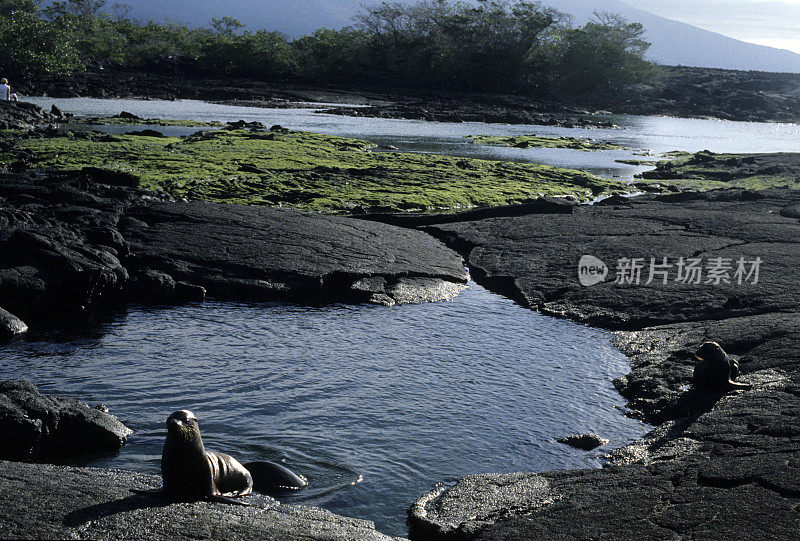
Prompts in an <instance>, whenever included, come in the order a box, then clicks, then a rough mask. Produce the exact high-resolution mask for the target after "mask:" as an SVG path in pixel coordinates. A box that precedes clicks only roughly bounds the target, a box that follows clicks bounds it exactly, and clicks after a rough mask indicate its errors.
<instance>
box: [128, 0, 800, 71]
mask: <svg viewBox="0 0 800 541" xmlns="http://www.w3.org/2000/svg"><path fill="white" fill-rule="evenodd" d="M413 1H414V0H403V2H404V3H413ZM365 3H373V4H377V3H378V1H377V0H367V1H365ZM543 3H544V4H546V5H551V6H553V7H555V8H556V9H558V10H560V11H563V12H565V13H569V14H571V15H573V17H574V22H575V23H576V24H583V23H585V22H586V21H588V20H589V19H590V18H591V16H592V13H593V12H594V11H608V12H612V13H620V14H622V15H623V16H625V17H626V18H627V19H628V20H630V21H635V22H640V23H642V24H643V25H644V26H645V28H646V33H645V39H647V41H649V42H650V43H652V46H651V47H650V51H649V53H648V56H649V58H650V59H651V60H653V61H655V62H658V63H660V64H667V65H684V66H702V67H712V68H725V69H738V70H758V71H775V72H792V73H800V54H795V53H792V52H789V51H784V50H781V49H775V48H772V47H765V46H762V45H754V44H751V43H745V42H743V41H739V40H736V39H733V38H729V37H726V36H723V35H721V34H717V33H714V32H709V31H708V30H702V29H700V28H697V27H694V26H691V25H689V24H686V23H681V22H678V21H674V20H671V19H667V18H665V17H661V16H658V15H654V14H652V13H649V12H647V11H643V10H641V9H637V8H635V7H633V6H631V5H629V4H626V3H624V2H621V1H619V0H544V1H543ZM360 4H361V3H360V2H353V1H351V0H237V1H235V2H227V3H224V2H218V1H216V0H171V1H170V2H164V1H163V0H138V1H137V2H135V3H133V4H131V7H132V11H131V15H132V16H133V17H135V18H139V19H144V20H147V19H156V20H167V19H172V20H174V21H177V22H181V23H184V24H189V25H192V26H207V25H208V24H209V21H210V20H211V18H212V17H222V16H225V15H228V16H231V17H234V18H236V19H239V20H240V21H242V22H243V23H244V24H246V25H247V28H248V29H251V30H253V29H259V28H266V29H269V30H279V31H281V32H283V33H285V34H286V35H288V36H290V37H297V36H301V35H304V34H308V33H311V32H313V31H314V30H315V29H317V28H321V27H328V28H341V27H342V26H346V25H348V24H351V23H352V18H353V16H354V15H355V14H356V13H358V12H359V10H360V8H359V6H360Z"/></svg>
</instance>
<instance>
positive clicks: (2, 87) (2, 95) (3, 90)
mask: <svg viewBox="0 0 800 541" xmlns="http://www.w3.org/2000/svg"><path fill="white" fill-rule="evenodd" d="M0 100H5V101H9V100H11V101H18V100H19V98H18V97H17V95H16V94H14V93H13V92H11V87H10V86H8V79H6V78H5V77H3V78H2V79H0Z"/></svg>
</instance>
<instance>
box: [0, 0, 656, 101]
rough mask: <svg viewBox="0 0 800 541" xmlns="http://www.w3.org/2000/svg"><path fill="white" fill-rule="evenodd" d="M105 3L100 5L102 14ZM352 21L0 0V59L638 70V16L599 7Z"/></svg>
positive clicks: (135, 64) (443, 80)
mask: <svg viewBox="0 0 800 541" xmlns="http://www.w3.org/2000/svg"><path fill="white" fill-rule="evenodd" d="M109 11H111V13H109ZM354 23H355V24H354V26H353V27H349V28H344V29H342V30H329V29H321V30H318V31H316V32H314V33H313V34H311V35H308V36H304V37H301V38H299V39H295V40H294V41H290V40H288V39H287V38H286V37H285V36H283V35H282V34H280V33H278V32H269V31H266V30H259V31H256V32H251V31H248V30H246V28H245V26H244V25H243V24H242V23H241V22H240V21H237V20H236V19H232V18H230V17H222V18H219V19H212V21H211V22H210V28H201V29H196V28H188V27H185V26H182V25H178V24H175V23H156V22H153V21H149V22H140V21H134V20H131V19H130V18H129V17H128V10H127V9H126V8H125V6H124V5H120V4H115V7H114V9H113V10H109V9H108V8H106V0H58V1H55V2H51V3H50V4H49V5H48V6H47V7H46V8H44V9H41V8H40V7H39V4H38V2H36V1H34V0H0V31H2V32H3V36H4V40H3V41H2V42H0V54H2V57H1V59H0V61H2V62H3V67H4V68H5V69H6V70H8V71H10V72H14V73H19V74H23V73H27V74H35V73H69V72H72V71H75V70H78V69H83V68H85V67H87V66H88V67H106V66H108V67H114V66H117V67H122V68H140V69H147V67H148V66H152V65H153V64H154V63H157V62H159V61H163V60H164V59H167V58H171V59H175V58H180V59H181V60H182V65H184V66H189V67H190V69H192V70H193V71H195V72H197V73H205V74H212V75H216V76H223V75H226V76H235V77H247V78H253V79H260V80H286V79H292V80H299V81H306V82H315V83H339V84H351V85H358V84H362V85H363V84H368V85H394V86H403V87H423V88H426V87H427V88H435V89H442V90H456V91H504V92H521V93H527V94H531V95H539V96H544V95H559V96H564V95H579V94H588V93H602V92H608V91H614V92H619V91H620V89H622V88H624V87H625V86H626V85H630V84H632V83H636V82H638V81H641V80H642V79H643V78H646V77H647V76H648V75H649V73H650V70H651V65H650V64H649V63H648V62H646V61H645V60H644V53H645V51H646V50H647V47H648V44H647V43H646V42H644V41H643V40H642V39H641V35H642V32H643V29H642V27H641V25H639V24H633V23H628V22H627V21H625V20H624V19H622V18H620V17H618V16H615V15H608V14H602V13H601V14H597V15H596V18H595V20H594V21H592V22H590V23H588V24H586V25H584V26H582V27H573V26H571V25H570V24H569V20H568V17H566V16H565V15H563V14H561V13H559V12H557V11H555V10H553V9H550V8H545V7H543V6H542V5H540V4H539V3H538V2H528V1H521V0H516V1H504V0H476V2H473V3H466V2H454V1H450V0H420V1H419V2H418V3H416V4H413V5H407V4H404V3H400V2H384V3H382V4H380V5H377V6H372V7H366V8H363V10H362V13H361V15H359V16H358V17H357V19H356V20H355V21H354Z"/></svg>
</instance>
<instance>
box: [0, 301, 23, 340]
mask: <svg viewBox="0 0 800 541" xmlns="http://www.w3.org/2000/svg"><path fill="white" fill-rule="evenodd" d="M26 332H28V326H27V325H26V324H25V322H24V321H22V320H21V319H20V318H18V317H17V316H15V315H14V314H12V313H10V312H8V311H6V310H3V309H2V308H0V339H3V338H13V337H15V336H19V335H21V334H25V333H26Z"/></svg>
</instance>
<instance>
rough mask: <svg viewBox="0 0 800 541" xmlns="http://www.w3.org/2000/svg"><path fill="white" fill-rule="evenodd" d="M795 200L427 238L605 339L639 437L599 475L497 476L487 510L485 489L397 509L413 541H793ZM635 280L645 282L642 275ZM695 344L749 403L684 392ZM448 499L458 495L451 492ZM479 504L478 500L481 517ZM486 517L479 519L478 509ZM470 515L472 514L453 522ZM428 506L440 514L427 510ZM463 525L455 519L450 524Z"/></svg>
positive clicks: (750, 197) (655, 207)
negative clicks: (729, 367)
mask: <svg viewBox="0 0 800 541" xmlns="http://www.w3.org/2000/svg"><path fill="white" fill-rule="evenodd" d="M798 202H800V192H797V191H788V190H768V191H763V192H755V193H754V192H741V191H722V192H710V193H706V194H679V195H675V196H662V197H658V196H647V197H638V198H633V199H632V200H630V201H627V202H625V203H624V204H620V205H608V206H595V207H591V208H590V207H579V208H577V209H576V210H575V212H574V214H573V215H572V216H560V215H552V214H547V215H545V214H538V215H536V214H532V215H528V216H523V217H516V218H498V219H489V220H481V221H475V222H467V223H459V224H443V225H438V226H432V227H430V228H428V230H429V231H431V232H432V233H434V234H435V235H437V236H438V237H439V238H442V239H445V240H446V241H447V242H448V243H449V244H450V245H451V246H454V247H457V248H458V249H459V250H460V251H461V252H462V254H464V256H465V258H466V259H467V260H468V263H469V264H470V266H471V268H472V271H473V274H474V275H476V276H477V277H478V279H479V281H484V283H486V284H487V285H489V286H490V287H493V288H494V289H496V290H498V291H500V292H502V293H505V294H507V295H509V296H511V297H513V298H516V299H517V300H519V301H520V302H522V303H524V304H526V305H528V306H531V307H534V308H537V309H540V310H542V311H544V312H546V313H550V314H555V315H560V316H565V317H569V318H571V319H575V320H578V321H583V322H587V323H591V324H595V325H601V326H604V327H606V328H610V329H613V330H616V331H617V332H616V333H615V339H616V341H617V344H618V345H619V346H620V347H621V349H622V350H623V351H624V352H625V353H626V354H628V355H629V357H630V359H631V366H632V370H631V372H630V373H629V374H628V375H626V376H624V377H622V378H620V379H619V380H617V381H616V382H615V385H616V386H617V388H618V389H619V390H620V392H621V393H622V394H623V395H624V396H625V397H626V398H627V399H628V400H629V401H630V402H629V405H628V407H629V409H630V413H631V414H633V415H636V416H639V417H641V418H644V419H646V420H648V421H649V422H651V423H653V424H655V425H656V427H655V428H654V430H653V431H652V432H651V433H650V434H648V435H647V436H645V438H643V439H642V440H640V441H637V442H633V443H632V444H631V445H629V446H627V447H624V448H622V449H617V450H614V451H612V453H611V464H610V466H608V467H606V468H604V469H602V470H576V471H565V472H545V473H540V474H537V477H540V478H541V479H542V480H543V482H546V483H547V486H548V495H549V496H548V497H549V498H550V500H549V501H547V502H545V503H544V504H542V503H541V501H540V500H534V501H533V503H532V504H531V503H529V499H530V498H532V497H536V496H537V495H539V494H540V489H539V488H538V485H535V484H534V485H530V481H529V480H530V478H531V477H530V476H531V475H534V474H527V477H526V476H525V474H515V475H520V477H519V480H516V481H514V480H512V484H513V488H508V489H506V490H508V491H513V490H517V493H518V497H517V498H515V499H512V500H513V501H511V502H502V501H500V502H496V500H495V499H493V498H492V497H487V494H490V492H489V491H490V489H491V486H492V485H493V484H497V483H507V482H508V481H509V477H508V475H507V474H506V475H500V474H497V475H485V476H482V477H481V481H482V482H480V483H477V484H476V485H475V487H474V488H472V489H470V490H454V489H447V488H446V487H445V488H442V489H439V491H438V492H437V493H435V494H433V495H432V494H431V493H429V494H427V495H426V496H425V497H423V498H422V499H420V500H419V501H418V502H417V503H416V504H415V505H414V507H412V509H411V511H410V523H411V535H412V538H417V539H436V538H442V539H443V538H448V539H534V538H542V539H553V538H560V539H562V538H566V539H606V538H613V539H686V538H689V539H731V538H739V537H741V536H743V535H746V536H747V537H749V538H753V539H795V538H796V536H797V532H798V531H800V290H798V288H797V287H796V283H797V279H798V278H800V243H798V241H800V222H799V221H798V219H797V217H796V216H795V215H794V213H793V212H790V211H787V210H786V209H789V210H791V209H793V208H796V206H797V205H798ZM586 254H589V255H593V256H595V257H597V258H599V259H601V260H603V261H605V262H606V263H607V264H608V265H609V267H612V268H613V266H615V263H616V261H617V259H618V258H622V257H627V258H633V257H641V258H646V260H648V261H649V259H650V258H651V257H654V258H658V259H661V258H663V257H668V258H669V259H670V260H674V259H677V258H680V257H684V258H689V257H701V258H704V259H705V260H707V259H708V258H712V257H725V258H738V257H740V256H747V257H748V258H750V257H761V258H762V260H763V263H762V267H761V274H760V278H759V282H758V283H757V284H752V283H745V284H742V285H738V284H735V283H732V284H720V285H712V284H698V285H694V284H680V283H673V282H669V283H667V284H666V285H663V284H660V283H658V284H657V283H651V284H649V285H645V284H644V281H645V280H643V281H642V284H640V285H639V286H638V287H637V286H635V285H620V284H613V283H611V282H612V281H613V279H614V271H613V270H611V271H610V277H609V278H607V279H606V281H605V282H604V283H602V284H600V285H596V286H593V287H583V286H581V285H580V284H579V282H578V275H577V267H578V261H579V259H580V258H581V256H583V255H586ZM643 278H645V279H646V273H643ZM706 340H714V341H717V342H719V343H720V344H721V345H722V347H723V348H724V349H725V350H726V351H727V352H728V353H729V354H731V355H732V356H733V357H734V358H736V359H738V361H739V363H740V368H741V375H740V377H739V381H742V382H746V383H750V384H752V388H751V389H747V390H740V391H735V392H731V393H728V394H725V395H709V394H705V393H698V392H695V391H693V390H692V389H691V388H690V387H689V384H690V382H691V380H692V370H693V367H694V362H695V361H694V359H693V357H692V353H693V352H694V351H696V350H697V348H698V347H699V346H700V344H702V343H703V342H704V341H706ZM457 486H458V485H457ZM495 502H496V503H495ZM487 507H488V508H490V509H491V512H488V513H487V512H486V509H487ZM470 508H471V509H473V510H474V512H473V513H469V512H468V511H466V510H467V509H470ZM443 509H458V512H448V513H442V512H441V510H443ZM467 517H469V518H467Z"/></svg>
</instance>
